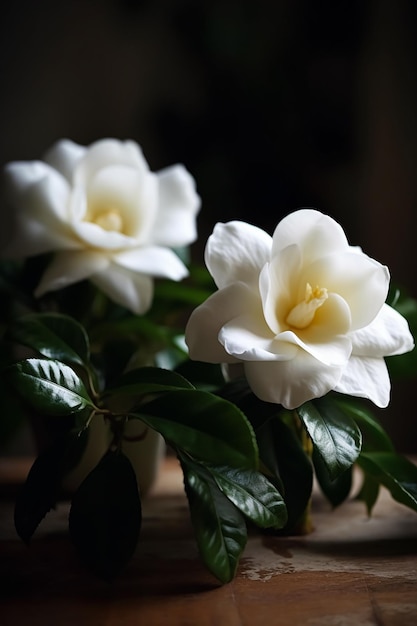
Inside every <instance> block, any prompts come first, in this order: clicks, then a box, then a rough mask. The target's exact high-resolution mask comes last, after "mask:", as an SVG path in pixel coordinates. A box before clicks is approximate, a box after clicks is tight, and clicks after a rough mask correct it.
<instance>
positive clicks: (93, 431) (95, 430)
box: [62, 415, 166, 496]
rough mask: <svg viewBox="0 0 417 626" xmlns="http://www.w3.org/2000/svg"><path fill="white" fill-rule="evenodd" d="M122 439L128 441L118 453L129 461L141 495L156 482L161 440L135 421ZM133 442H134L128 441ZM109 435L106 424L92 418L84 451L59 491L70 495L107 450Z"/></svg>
mask: <svg viewBox="0 0 417 626" xmlns="http://www.w3.org/2000/svg"><path fill="white" fill-rule="evenodd" d="M125 436H127V437H128V438H129V440H130V441H123V443H122V451H123V452H124V454H126V456H127V457H128V459H129V460H130V462H131V464H132V467H133V469H134V470H135V474H136V480H137V482H138V488H139V491H140V494H141V496H143V495H145V494H146V493H147V492H148V491H149V489H150V488H151V486H152V484H153V482H154V481H155V479H156V476H157V474H158V471H159V469H160V466H161V462H162V460H163V458H164V455H165V450H166V446H165V441H164V439H163V437H162V436H161V435H160V434H159V433H158V432H156V431H154V430H152V429H151V428H148V427H147V426H146V425H145V424H144V423H143V422H140V421H139V420H130V421H129V422H128V423H127V424H126V427H125ZM133 439H135V441H132V440H133ZM111 441H112V433H111V431H110V428H109V425H108V423H107V422H106V421H105V420H104V418H103V417H102V416H100V415H96V416H95V417H94V418H93V419H92V420H91V424H90V427H89V438H88V442H87V446H86V449H85V451H84V453H83V456H82V457H81V460H80V462H79V463H78V465H77V466H76V467H75V468H74V469H73V470H71V472H69V474H68V475H67V476H66V477H65V479H64V481H63V485H62V486H63V489H64V490H65V491H66V492H69V493H74V492H75V491H76V490H77V489H78V487H79V486H80V484H81V483H82V481H83V480H84V479H85V478H86V477H87V475H88V474H89V473H90V472H91V471H92V470H93V469H94V467H95V466H96V465H97V463H98V462H99V461H100V459H101V458H102V457H103V455H104V454H105V453H106V452H107V450H108V449H109V446H110V444H111Z"/></svg>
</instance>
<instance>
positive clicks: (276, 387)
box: [245, 350, 343, 409]
mask: <svg viewBox="0 0 417 626" xmlns="http://www.w3.org/2000/svg"><path fill="white" fill-rule="evenodd" d="M342 370H343V367H342V366H341V367H326V366H324V365H323V364H322V363H320V361H317V359H315V358H313V357H312V356H310V355H308V354H306V353H305V352H303V351H302V350H299V353H298V355H297V356H296V357H295V358H294V359H291V360H290V361H273V362H271V361H265V362H255V361H245V374H246V378H247V380H248V383H249V385H250V387H251V389H252V391H253V392H254V393H255V394H256V395H257V396H258V398H260V399H261V400H264V401H265V402H275V403H277V404H282V405H283V406H284V407H285V408H287V409H295V408H297V407H299V406H300V405H301V404H303V403H304V402H307V401H308V400H312V399H313V398H319V397H321V396H324V395H325V394H326V393H327V392H329V391H331V390H332V389H333V388H334V386H335V385H336V384H337V382H338V380H339V379H340V376H341V373H342Z"/></svg>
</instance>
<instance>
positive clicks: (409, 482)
mask: <svg viewBox="0 0 417 626" xmlns="http://www.w3.org/2000/svg"><path fill="white" fill-rule="evenodd" d="M358 465H359V466H360V467H361V468H362V470H363V471H364V472H365V474H367V475H369V476H371V477H372V478H374V479H375V480H376V481H378V482H379V483H381V484H382V485H384V486H385V487H386V488H387V489H388V491H390V493H391V495H392V497H393V498H394V500H396V501H397V502H401V504H405V506H408V507H409V508H411V509H413V510H414V511H417V467H416V466H415V465H414V463H412V462H411V461H409V460H408V459H407V458H406V457H404V456H402V455H400V454H397V453H395V452H366V453H362V454H361V455H360V456H359V459H358Z"/></svg>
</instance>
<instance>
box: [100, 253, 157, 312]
mask: <svg viewBox="0 0 417 626" xmlns="http://www.w3.org/2000/svg"><path fill="white" fill-rule="evenodd" d="M90 280H91V282H92V283H94V284H95V285H96V286H97V287H98V288H99V289H101V290H102V291H103V292H104V293H105V294H106V295H107V296H108V297H109V298H110V299H111V300H113V301H114V302H116V303H117V304H120V305H121V306H123V307H125V308H127V309H129V310H130V311H132V312H133V313H136V314H137V315H142V314H143V313H146V311H147V310H148V309H149V307H150V306H151V304H152V298H153V280H152V279H151V278H149V276H144V275H143V274H138V273H136V272H132V271H130V270H128V269H126V268H124V267H120V266H119V265H116V264H114V263H111V264H110V265H109V267H108V268H107V269H106V270H105V271H103V272H99V273H97V274H94V276H92V277H91V278H90Z"/></svg>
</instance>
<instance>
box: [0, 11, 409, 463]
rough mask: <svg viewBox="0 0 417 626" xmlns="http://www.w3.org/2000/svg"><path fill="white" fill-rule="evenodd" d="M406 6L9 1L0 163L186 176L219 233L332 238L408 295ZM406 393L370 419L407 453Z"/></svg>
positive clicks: (203, 231) (401, 386) (401, 387)
mask: <svg viewBox="0 0 417 626" xmlns="http://www.w3.org/2000/svg"><path fill="white" fill-rule="evenodd" d="M416 34H417V3H415V2H414V0H396V1H395V2H393V1H392V0H391V1H390V0H379V1H378V0H374V1H371V0H340V1H338V2H334V0H324V1H322V2H309V1H307V0H273V1H272V0H256V1H248V0H148V1H147V0H142V1H139V0H137V1H135V0H102V1H99V0H78V1H77V0H73V1H70V0H61V1H60V2H56V1H53V0H36V1H35V0H15V1H14V2H13V3H11V2H10V3H7V5H6V8H3V9H2V20H1V22H0V47H1V54H0V64H1V66H0V67H1V69H0V72H1V86H2V88H1V93H2V95H1V98H0V137H1V141H0V165H3V164H4V163H6V162H7V161H11V160H15V159H17V160H24V159H36V158H40V157H41V156H42V154H43V153H44V152H45V150H46V149H47V148H49V146H50V145H51V144H52V143H53V142H55V141H56V140H57V139H59V138H62V137H68V138H71V139H72V140H74V141H76V142H78V143H80V144H89V143H91V142H92V141H94V140H96V139H99V138H102V137H117V138H120V139H125V138H132V139H134V140H136V141H137V142H138V143H140V144H141V146H142V147H143V150H144V153H145V155H146V157H147V159H148V162H149V164H150V166H151V168H152V169H154V170H158V169H160V168H162V167H165V166H167V165H171V164H173V163H177V162H182V163H184V164H185V166H186V167H187V168H188V169H189V170H190V172H191V173H192V174H193V176H194V177H195V179H196V181H197V187H198V191H199V193H200V195H201V197H202V200H203V207H202V211H201V213H200V216H199V233H200V238H199V241H198V242H197V243H196V244H195V246H194V248H193V254H194V255H195V258H196V260H201V261H202V253H203V248H204V244H205V240H206V238H207V236H208V235H209V234H210V232H211V230H212V228H213V225H214V224H215V223H216V222H217V221H227V220H230V219H236V218H237V219H243V220H245V221H248V222H251V223H253V224H256V225H258V226H261V227H262V228H264V229H266V230H267V231H268V232H270V233H272V231H273V229H274V227H275V225H276V223H277V222H278V221H279V220H280V219H281V218H282V217H283V216H284V215H285V214H287V213H288V212H290V211H293V210H295V209H297V208H300V207H306V206H308V207H316V208H318V209H319V210H321V211H322V212H325V213H328V214H330V215H331V216H333V217H334V218H335V219H336V220H338V221H339V222H341V224H342V225H343V227H344V229H345V231H346V233H347V235H348V238H349V240H350V242H351V243H352V244H358V245H361V247H362V248H363V249H364V250H365V251H366V252H367V253H368V254H369V255H371V256H373V257H374V258H376V259H378V260H379V261H380V262H382V263H384V264H387V265H388V266H389V268H390V270H391V274H392V277H393V280H394V281H395V282H396V283H399V284H400V285H401V286H403V287H404V288H405V290H407V291H408V292H409V293H410V294H411V295H413V296H415V297H416V296H417V280H416V275H415V271H416V270H415V268H416V257H417V251H416V244H417V229H416V224H415V222H416V219H415V212H416V202H417V177H416V165H417V121H416V114H415V112H416V105H417V80H416V75H417V74H416V69H417V37H416ZM414 387H415V381H401V382H395V385H394V389H393V394H392V403H391V405H390V407H389V409H387V410H385V411H380V412H378V414H379V417H380V418H381V420H382V421H383V423H384V425H385V427H386V428H387V430H388V431H389V433H390V434H391V436H393V438H394V440H395V442H396V444H397V446H398V447H399V448H400V449H401V451H403V452H415V451H417V415H416V410H415V408H414V407H415V404H416V403H415V401H414Z"/></svg>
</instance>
